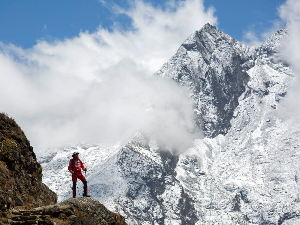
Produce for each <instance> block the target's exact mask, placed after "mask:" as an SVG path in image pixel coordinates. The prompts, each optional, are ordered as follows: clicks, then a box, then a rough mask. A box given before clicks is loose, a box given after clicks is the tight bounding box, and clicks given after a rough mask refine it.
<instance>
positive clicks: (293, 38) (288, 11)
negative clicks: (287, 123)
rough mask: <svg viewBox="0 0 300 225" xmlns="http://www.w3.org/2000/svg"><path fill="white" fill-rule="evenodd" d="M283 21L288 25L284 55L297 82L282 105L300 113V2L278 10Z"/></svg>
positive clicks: (293, 2) (284, 5)
mask: <svg viewBox="0 0 300 225" xmlns="http://www.w3.org/2000/svg"><path fill="white" fill-rule="evenodd" d="M278 11H279V15H280V17H281V19H282V20H283V21H284V23H285V24H286V28H287V31H288V37H287V39H286V40H284V42H283V48H282V55H283V57H284V58H285V59H286V61H287V62H288V63H289V64H290V65H291V67H292V69H293V71H294V73H295V75H296V78H297V82H296V83H295V85H294V86H293V87H292V88H291V89H290V90H289V92H288V93H287V96H286V98H285V99H284V100H283V102H282V105H283V106H285V107H286V108H287V109H288V110H289V112H292V113H296V114H298V115H299V113H300V106H299V103H300V82H299V80H300V63H299V62H300V42H299V40H300V1H298V0H287V1H286V2H285V3H284V4H283V5H281V6H280V7H279V9H278Z"/></svg>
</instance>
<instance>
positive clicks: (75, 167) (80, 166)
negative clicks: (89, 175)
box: [68, 158, 85, 172]
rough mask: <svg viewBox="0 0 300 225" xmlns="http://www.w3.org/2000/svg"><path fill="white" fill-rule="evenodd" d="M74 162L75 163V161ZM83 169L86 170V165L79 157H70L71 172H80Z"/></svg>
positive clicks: (69, 168)
mask: <svg viewBox="0 0 300 225" xmlns="http://www.w3.org/2000/svg"><path fill="white" fill-rule="evenodd" d="M73 162H74V163H73ZM81 169H83V170H85V167H84V165H83V163H82V161H81V160H80V159H79V158H72V159H70V163H69V167H68V170H69V171H70V172H72V171H74V172H80V171H81Z"/></svg>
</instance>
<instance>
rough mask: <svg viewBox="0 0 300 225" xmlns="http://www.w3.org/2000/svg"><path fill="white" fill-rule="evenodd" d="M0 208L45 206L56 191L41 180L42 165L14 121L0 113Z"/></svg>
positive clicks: (52, 201) (50, 201) (54, 195)
mask: <svg viewBox="0 0 300 225" xmlns="http://www.w3.org/2000/svg"><path fill="white" fill-rule="evenodd" d="M0 150H1V151H0V209H1V210H5V209H8V208H10V207H14V206H22V205H31V206H34V205H36V206H38V205H47V204H53V203H56V201H57V196H56V194H55V193H54V192H53V191H51V190H50V189H49V188H48V187H47V186H46V185H45V184H43V183H42V167H41V165H40V164H39V163H38V162H37V159H36V155H35V154H34V152H33V149H32V147H31V146H30V142H29V141H28V140H27V138H26V136H25V134H24V132H23V131H22V130H21V128H20V127H19V126H18V125H17V123H16V122H15V121H14V120H13V119H11V118H9V117H8V116H7V115H5V114H3V113H0Z"/></svg>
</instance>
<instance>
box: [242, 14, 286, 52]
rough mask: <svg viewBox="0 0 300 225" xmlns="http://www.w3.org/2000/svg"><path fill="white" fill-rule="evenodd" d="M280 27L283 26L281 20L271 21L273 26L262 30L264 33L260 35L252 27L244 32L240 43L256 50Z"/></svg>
mask: <svg viewBox="0 0 300 225" xmlns="http://www.w3.org/2000/svg"><path fill="white" fill-rule="evenodd" d="M282 27H284V25H283V23H282V21H281V20H275V21H273V25H272V26H271V27H269V28H267V29H266V30H264V32H262V33H259V32H258V31H257V30H256V27H255V26H252V27H251V28H249V29H248V31H246V32H244V34H243V37H242V42H243V43H244V44H245V45H248V46H253V47H257V48H258V47H260V46H261V45H262V44H263V42H264V41H265V40H267V39H268V38H269V37H270V36H271V35H273V34H274V33H275V32H276V31H278V30H280V29H281V28H282Z"/></svg>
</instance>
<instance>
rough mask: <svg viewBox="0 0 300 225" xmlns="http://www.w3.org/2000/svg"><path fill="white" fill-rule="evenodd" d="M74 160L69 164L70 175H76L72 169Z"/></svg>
mask: <svg viewBox="0 0 300 225" xmlns="http://www.w3.org/2000/svg"><path fill="white" fill-rule="evenodd" d="M72 161H73V160H72V159H70V163H69V167H68V170H69V171H70V173H74V171H73V170H72V167H73V163H72Z"/></svg>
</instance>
